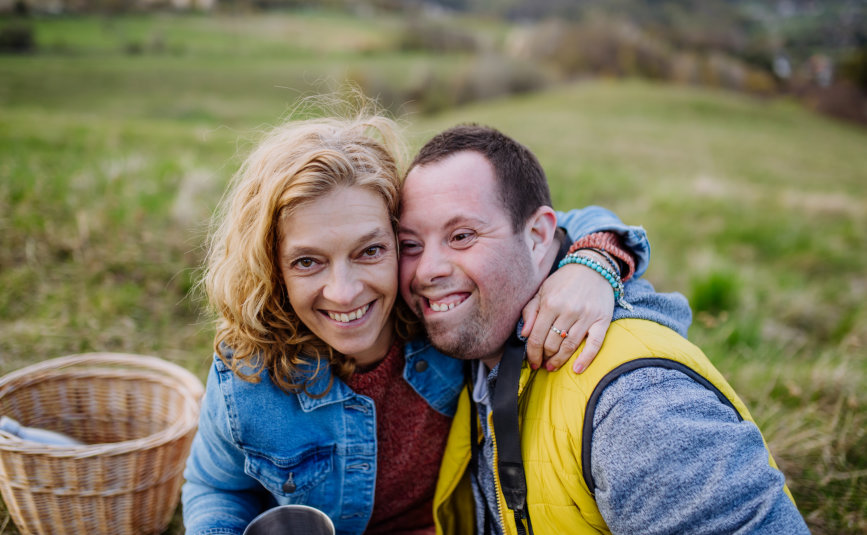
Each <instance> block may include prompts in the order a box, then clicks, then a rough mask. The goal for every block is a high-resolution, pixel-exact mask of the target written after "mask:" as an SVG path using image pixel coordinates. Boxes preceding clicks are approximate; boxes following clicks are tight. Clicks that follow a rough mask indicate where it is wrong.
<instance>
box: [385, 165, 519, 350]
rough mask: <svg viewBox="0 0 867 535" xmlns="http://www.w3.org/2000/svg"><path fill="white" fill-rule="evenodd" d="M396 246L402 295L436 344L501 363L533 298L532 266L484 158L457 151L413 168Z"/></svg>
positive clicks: (491, 169)
mask: <svg viewBox="0 0 867 535" xmlns="http://www.w3.org/2000/svg"><path fill="white" fill-rule="evenodd" d="M398 241H399V244H400V249H401V254H400V291H401V295H403V298H404V299H405V300H406V302H407V303H408V304H409V305H410V307H411V308H412V309H413V310H414V311H415V312H416V313H417V314H418V315H419V317H420V318H421V319H422V321H423V323H424V325H425V327H426V328H427V331H428V335H429V336H430V339H431V342H432V343H433V345H434V346H435V347H436V348H437V349H439V350H440V351H442V352H443V353H446V354H448V355H452V356H454V357H458V358H464V359H482V360H484V361H485V363H486V364H489V365H493V364H495V363H496V362H498V361H499V358H500V356H501V354H502V349H503V345H504V344H505V342H506V340H507V339H508V337H509V336H510V335H511V333H512V332H513V331H514V329H515V324H516V323H517V321H518V318H519V316H520V313H521V309H522V308H523V306H524V304H525V303H526V302H527V301H528V300H529V299H530V297H531V296H532V294H533V292H534V289H533V288H531V286H532V285H533V283H532V282H531V281H532V278H533V276H532V274H533V264H532V261H531V256H530V250H529V245H528V243H527V241H526V239H525V238H524V236H523V233H518V234H515V233H514V232H513V229H512V224H511V221H510V219H509V217H508V214H507V213H506V211H505V207H504V206H503V202H502V201H501V200H500V197H499V194H498V190H497V182H496V178H495V177H494V170H493V167H492V166H491V164H490V163H489V162H488V160H487V159H486V158H485V157H484V156H482V155H481V154H480V153H478V152H475V151H462V152H458V153H455V154H453V155H451V156H449V157H447V158H445V159H443V160H440V161H438V162H434V163H431V164H428V165H424V166H419V167H415V168H413V169H412V171H410V173H409V175H407V178H406V182H405V184H404V188H403V192H402V198H401V216H400V230H399V232H398Z"/></svg>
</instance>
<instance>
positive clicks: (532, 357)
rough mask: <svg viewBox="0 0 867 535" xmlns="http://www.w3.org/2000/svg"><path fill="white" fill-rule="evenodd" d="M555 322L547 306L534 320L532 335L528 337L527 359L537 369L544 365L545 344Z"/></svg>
mask: <svg viewBox="0 0 867 535" xmlns="http://www.w3.org/2000/svg"><path fill="white" fill-rule="evenodd" d="M553 324H554V316H553V315H552V314H551V313H549V312H546V309H545V308H541V309H540V310H539V313H538V315H537V316H536V321H534V322H533V329H532V330H531V331H530V336H529V337H528V338H527V360H528V361H530V366H531V367H533V369H534V370H535V369H536V368H538V367H539V366H541V365H542V356H543V355H542V354H543V346H544V345H545V341H546V340H547V338H548V335H549V334H554V333H552V332H551V325H553Z"/></svg>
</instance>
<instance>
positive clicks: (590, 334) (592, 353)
mask: <svg viewBox="0 0 867 535" xmlns="http://www.w3.org/2000/svg"><path fill="white" fill-rule="evenodd" d="M610 324H611V320H600V321H597V322H596V323H594V324H593V325H591V326H590V329H589V330H588V331H587V343H585V344H584V349H583V350H582V351H581V354H580V355H578V358H577V359H575V362H574V363H573V364H572V371H574V372H575V373H581V372H583V371H584V370H586V369H587V366H589V365H590V363H591V362H593V359H595V358H596V355H597V354H598V353H599V349H601V348H602V342H604V341H605V334H606V333H607V332H608V326H609V325H610Z"/></svg>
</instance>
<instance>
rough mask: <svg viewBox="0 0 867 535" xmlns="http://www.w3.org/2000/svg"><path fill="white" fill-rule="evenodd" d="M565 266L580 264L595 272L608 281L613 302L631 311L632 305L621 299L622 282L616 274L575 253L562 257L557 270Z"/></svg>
mask: <svg viewBox="0 0 867 535" xmlns="http://www.w3.org/2000/svg"><path fill="white" fill-rule="evenodd" d="M566 264H581V265H582V266H587V267H589V268H590V269H592V270H594V271H596V272H597V273H599V274H600V275H602V276H603V277H605V280H607V281H608V284H610V285H611V288H612V289H613V290H614V300H615V301H617V304H619V305H620V306H622V307H623V308H625V309H627V310H632V305H630V304H629V303H627V302H626V300H625V299H624V298H623V281H622V280H620V276H619V275H617V274H616V273H612V272H611V271H609V270H608V269H606V268H605V267H603V266H602V264H600V263H598V262H596V261H595V260H593V259H592V258H588V257H586V256H582V255H579V254H577V252H576V253H570V254H567V255H566V256H565V257H563V260H561V261H560V263H559V264H558V265H557V269H560V268H561V267H563V266H565V265H566Z"/></svg>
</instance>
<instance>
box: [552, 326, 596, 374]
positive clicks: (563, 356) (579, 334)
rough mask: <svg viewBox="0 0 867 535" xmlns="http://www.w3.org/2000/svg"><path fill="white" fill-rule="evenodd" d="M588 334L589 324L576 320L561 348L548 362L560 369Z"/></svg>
mask: <svg viewBox="0 0 867 535" xmlns="http://www.w3.org/2000/svg"><path fill="white" fill-rule="evenodd" d="M586 336H587V324H586V323H584V322H581V321H578V322H575V324H573V325H572V327H571V328H570V329H569V336H567V337H566V338H565V339H564V340H563V343H561V344H560V349H559V350H558V351H557V353H556V354H555V355H553V356H552V357H551V358H550V359H548V362H549V363H551V364H552V365H553V366H556V368H554V369H558V368H560V367H561V366H563V365H564V364H566V362H568V361H569V359H570V358H572V355H573V354H574V353H575V350H576V349H578V346H580V345H581V342H582V341H583V340H584V338H585V337H586Z"/></svg>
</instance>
